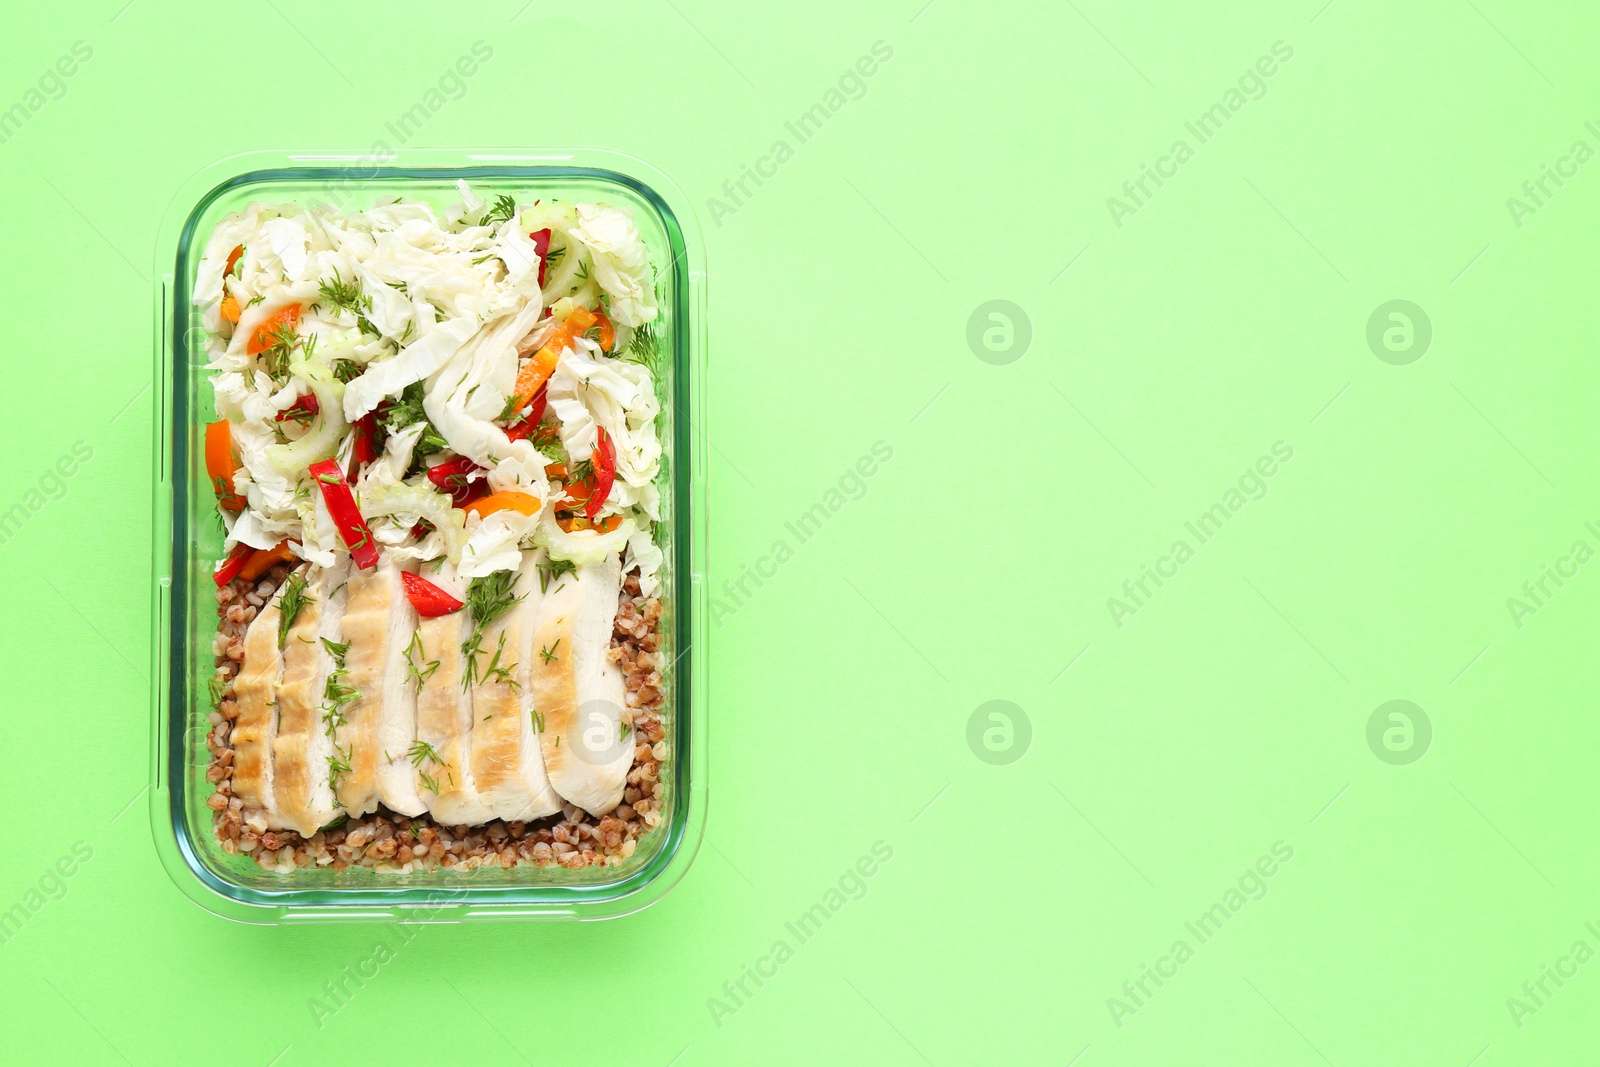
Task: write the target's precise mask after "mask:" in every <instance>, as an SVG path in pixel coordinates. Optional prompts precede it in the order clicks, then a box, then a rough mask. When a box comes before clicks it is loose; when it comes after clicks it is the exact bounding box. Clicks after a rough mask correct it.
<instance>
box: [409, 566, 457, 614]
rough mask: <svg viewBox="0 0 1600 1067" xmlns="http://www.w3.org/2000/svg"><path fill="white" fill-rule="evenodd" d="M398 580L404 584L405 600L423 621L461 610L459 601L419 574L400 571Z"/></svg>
mask: <svg viewBox="0 0 1600 1067" xmlns="http://www.w3.org/2000/svg"><path fill="white" fill-rule="evenodd" d="M400 580H401V581H402V582H404V583H405V587H406V599H407V600H409V601H411V606H412V607H414V608H416V609H417V614H418V615H421V616H422V617H423V618H424V619H436V618H438V617H439V616H440V615H448V614H450V613H451V612H452V611H460V610H461V601H459V600H457V599H456V598H455V597H453V596H451V595H450V594H449V593H446V592H445V591H444V590H443V589H440V588H439V587H438V586H436V585H434V584H433V583H432V582H430V581H428V579H426V578H424V577H422V576H421V575H420V574H412V573H411V572H410V571H401V572H400Z"/></svg>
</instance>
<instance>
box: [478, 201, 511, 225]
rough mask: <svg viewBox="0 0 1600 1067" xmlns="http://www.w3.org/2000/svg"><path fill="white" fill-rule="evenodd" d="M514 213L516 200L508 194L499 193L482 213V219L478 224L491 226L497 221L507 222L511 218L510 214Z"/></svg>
mask: <svg viewBox="0 0 1600 1067" xmlns="http://www.w3.org/2000/svg"><path fill="white" fill-rule="evenodd" d="M516 213H517V202H516V200H514V199H512V198H511V197H510V196H507V195H505V194H501V195H500V196H497V197H495V200H494V206H493V207H491V208H489V210H488V211H485V212H484V213H483V220H482V221H481V222H479V223H478V225H480V226H492V225H494V224H495V223H497V222H509V221H510V220H511V216H513V215H515V214H516Z"/></svg>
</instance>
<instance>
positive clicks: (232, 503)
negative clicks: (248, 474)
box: [206, 419, 245, 511]
mask: <svg viewBox="0 0 1600 1067" xmlns="http://www.w3.org/2000/svg"><path fill="white" fill-rule="evenodd" d="M238 469H239V464H238V463H237V462H236V461H235V460H234V458H233V428H232V427H230V426H229V425H228V420H227V419H218V420H217V421H216V422H212V423H207V424H206V473H207V474H208V475H210V476H211V488H212V489H213V490H215V491H216V494H217V503H219V504H221V505H222V506H223V507H224V508H226V509H227V510H229V511H243V510H244V507H245V499H244V497H242V496H240V495H239V494H238V492H236V491H235V490H234V488H233V474H234V472H235V471H236V470H238Z"/></svg>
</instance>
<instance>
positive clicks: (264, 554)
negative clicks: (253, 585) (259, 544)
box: [239, 540, 294, 582]
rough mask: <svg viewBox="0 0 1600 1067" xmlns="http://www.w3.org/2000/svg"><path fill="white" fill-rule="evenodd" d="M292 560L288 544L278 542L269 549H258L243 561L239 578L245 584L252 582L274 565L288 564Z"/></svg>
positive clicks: (286, 542) (292, 556) (292, 555)
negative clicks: (245, 582)
mask: <svg viewBox="0 0 1600 1067" xmlns="http://www.w3.org/2000/svg"><path fill="white" fill-rule="evenodd" d="M292 559H294V553H293V552H290V551H289V542H288V541H287V540H285V541H279V542H278V543H277V544H275V545H273V546H272V547H271V548H258V549H256V550H255V551H254V552H252V553H251V554H250V558H249V559H247V560H245V561H244V566H243V567H241V568H239V577H241V578H243V579H244V580H245V581H247V582H253V581H255V580H256V579H257V578H259V577H261V576H262V575H263V574H265V573H267V571H268V570H270V569H271V568H272V565H273V564H274V563H288V562H289V561H290V560H292Z"/></svg>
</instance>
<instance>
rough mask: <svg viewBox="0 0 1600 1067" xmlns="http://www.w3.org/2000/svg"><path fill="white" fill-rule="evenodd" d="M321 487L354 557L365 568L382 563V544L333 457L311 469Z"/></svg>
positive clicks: (340, 533)
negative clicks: (368, 525) (379, 554)
mask: <svg viewBox="0 0 1600 1067" xmlns="http://www.w3.org/2000/svg"><path fill="white" fill-rule="evenodd" d="M307 471H308V472H309V473H310V475H311V478H312V480H313V481H315V482H316V483H317V488H318V489H320V490H322V501H323V503H325V504H327V505H328V515H329V517H330V518H332V519H333V525H334V526H336V527H337V528H338V530H339V536H340V537H342V538H344V543H345V544H346V545H347V546H348V547H349V549H350V558H351V559H352V560H354V561H355V565H356V566H357V567H360V568H361V569H362V570H367V569H368V568H371V567H376V566H377V565H378V543H377V542H376V541H374V540H373V539H372V531H371V530H370V529H368V528H367V520H366V519H363V518H362V517H361V509H360V508H358V507H356V497H355V494H354V493H352V492H351V491H350V483H349V482H347V481H345V478H344V472H343V471H341V470H340V469H339V464H338V463H337V462H335V461H334V460H331V459H325V460H321V461H320V462H317V463H313V464H312V465H311V466H310V467H308V468H307Z"/></svg>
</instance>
